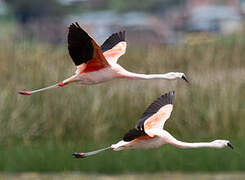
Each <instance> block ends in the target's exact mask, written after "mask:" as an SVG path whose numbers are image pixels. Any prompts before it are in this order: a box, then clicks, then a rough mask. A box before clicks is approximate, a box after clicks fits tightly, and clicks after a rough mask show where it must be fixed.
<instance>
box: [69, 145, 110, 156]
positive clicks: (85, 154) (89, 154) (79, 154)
mask: <svg viewBox="0 0 245 180" xmlns="http://www.w3.org/2000/svg"><path fill="white" fill-rule="evenodd" d="M107 150H113V148H112V147H107V148H104V149H99V150H96V151H91V152H86V153H77V152H75V153H73V154H72V155H73V156H74V157H75V158H85V157H88V156H93V155H95V154H98V153H101V152H104V151H107Z"/></svg>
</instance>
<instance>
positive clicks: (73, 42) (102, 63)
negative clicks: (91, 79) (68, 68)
mask: <svg viewBox="0 0 245 180" xmlns="http://www.w3.org/2000/svg"><path fill="white" fill-rule="evenodd" d="M67 39H68V50H69V54H70V56H71V58H72V60H73V62H74V63H75V65H76V66H77V69H78V70H81V69H82V70H83V71H85V70H87V71H90V70H91V71H92V70H98V69H101V68H104V67H106V66H108V65H109V64H108V62H107V61H106V59H105V57H104V56H103V54H102V51H101V48H100V46H99V45H98V44H97V43H96V42H95V40H93V38H91V37H90V36H89V35H88V33H86V32H85V31H84V30H83V29H82V28H81V27H80V26H79V24H78V23H77V22H76V23H75V24H74V23H72V24H71V25H70V27H69V32H68V37H67Z"/></svg>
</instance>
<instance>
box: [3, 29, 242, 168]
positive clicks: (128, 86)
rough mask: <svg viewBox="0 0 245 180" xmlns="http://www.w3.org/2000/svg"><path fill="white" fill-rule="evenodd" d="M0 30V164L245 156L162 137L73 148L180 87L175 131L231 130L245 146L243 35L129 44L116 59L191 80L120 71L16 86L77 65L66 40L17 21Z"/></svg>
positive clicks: (97, 139) (191, 136) (222, 161)
mask: <svg viewBox="0 0 245 180" xmlns="http://www.w3.org/2000/svg"><path fill="white" fill-rule="evenodd" d="M1 31H2V32H4V33H2V34H4V35H5V36H1V37H0V40H1V43H0V77H1V79H0V84H1V90H0V114H1V116H0V152H1V153H0V154H1V156H0V170H1V171H64V170H65V171H66V170H82V171H87V172H102V173H104V172H105V173H119V172H127V171H130V172H131V171H149V172H155V171H160V170H161V171H162V170H167V171H173V170H179V171H198V170H202V171H224V170H244V166H243V165H242V162H243V160H241V159H242V158H241V157H240V156H239V155H237V154H236V153H231V151H228V150H227V149H225V150H177V149H175V148H174V147H166V148H163V149H158V150H149V151H126V152H120V153H115V152H113V153H105V154H104V155H99V156H98V157H95V158H93V159H89V158H88V159H85V160H83V161H76V160H73V159H71V156H70V155H71V153H72V152H74V151H80V149H81V150H83V151H85V150H91V149H94V148H97V147H101V146H103V145H104V144H110V143H112V142H116V141H117V140H119V139H120V138H121V137H122V136H123V134H124V133H125V132H126V131H127V130H128V129H129V128H132V127H133V126H134V124H135V122H136V121H137V120H138V119H139V117H140V116H141V114H142V113H143V111H144V110H145V108H146V107H147V106H148V105H149V104H150V103H151V102H152V101H153V100H154V99H156V98H157V97H159V96H160V95H161V94H163V93H166V92H168V91H170V90H175V91H176V96H175V106H174V110H173V113H172V115H171V118H170V120H168V121H167V123H166V126H165V128H166V129H167V130H168V131H169V132H170V133H172V134H173V135H174V136H176V137H178V139H180V140H184V139H186V140H189V141H194V140H196V141H198V140H202V141H211V140H213V139H217V138H218V139H231V140H232V141H234V142H235V146H236V147H239V148H240V149H241V150H244V142H243V141H242V137H245V131H244V129H245V121H244V117H245V101H244V99H245V83H244V82H245V61H244V57H245V38H244V35H242V34H241V35H236V36H233V37H228V38H224V39H220V40H217V41H212V42H210V43H205V44H199V45H195V46H192V45H183V46H181V47H175V48H169V47H161V48H153V47H149V48H146V49H144V51H142V50H137V49H134V48H133V47H130V48H129V49H128V51H127V54H126V55H124V56H123V57H121V59H120V60H119V63H120V64H122V65H123V66H124V67H125V68H127V69H128V70H130V71H134V72H139V73H164V72H169V71H181V72H186V74H187V77H188V78H189V80H190V82H191V84H190V85H187V84H185V82H184V81H181V80H178V81H171V82H169V81H164V80H151V81H130V80H115V81H111V82H107V83H104V84H98V85H93V86H76V85H71V86H69V87H64V88H62V89H61V88H59V89H55V90H50V91H48V92H44V93H40V94H35V95H32V96H20V95H18V94H17V91H18V90H23V89H32V88H40V87H44V86H47V85H51V84H54V83H56V82H59V81H61V80H63V79H65V78H67V77H69V76H70V75H72V74H73V72H74V70H75V69H74V66H73V64H72V62H71V59H70V58H69V56H68V53H67V48H66V47H65V45H63V46H62V45H61V46H60V47H54V46H51V45H47V44H44V43H40V42H35V41H34V40H32V41H27V40H25V39H16V38H14V37H15V36H14V35H12V34H11V33H12V32H11V31H7V30H4V29H1ZM8 33H10V34H9V35H8ZM54 142H56V143H54ZM240 152H242V151H240ZM119 154H120V156H119ZM153 155H154V156H153ZM231 156H232V157H231ZM233 156H234V157H233ZM239 158H240V159H239ZM146 164H147V165H146ZM148 164H150V166H149V165H148Z"/></svg>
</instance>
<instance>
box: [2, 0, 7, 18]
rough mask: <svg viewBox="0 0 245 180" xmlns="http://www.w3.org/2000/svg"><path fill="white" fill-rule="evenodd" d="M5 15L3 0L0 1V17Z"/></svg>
mask: <svg viewBox="0 0 245 180" xmlns="http://www.w3.org/2000/svg"><path fill="white" fill-rule="evenodd" d="M6 13H7V6H6V4H5V2H4V1H3V0H0V16H1V15H5V14H6Z"/></svg>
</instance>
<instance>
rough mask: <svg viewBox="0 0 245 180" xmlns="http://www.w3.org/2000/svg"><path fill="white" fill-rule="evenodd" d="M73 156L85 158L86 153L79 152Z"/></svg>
mask: <svg viewBox="0 0 245 180" xmlns="http://www.w3.org/2000/svg"><path fill="white" fill-rule="evenodd" d="M72 156H73V157H74V158H85V157H86V156H85V153H77V152H75V153H73V154H72Z"/></svg>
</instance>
